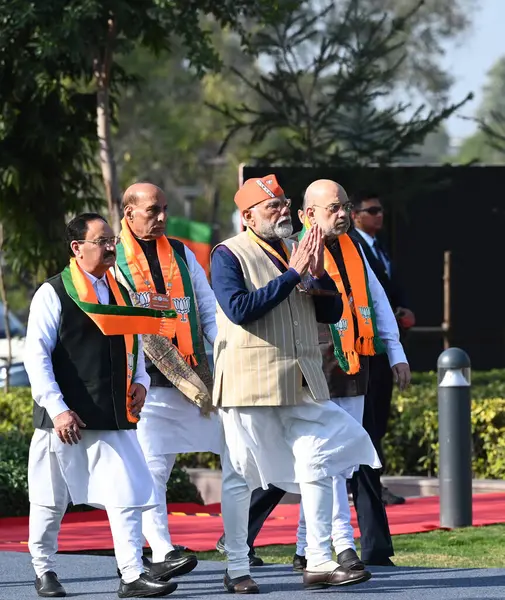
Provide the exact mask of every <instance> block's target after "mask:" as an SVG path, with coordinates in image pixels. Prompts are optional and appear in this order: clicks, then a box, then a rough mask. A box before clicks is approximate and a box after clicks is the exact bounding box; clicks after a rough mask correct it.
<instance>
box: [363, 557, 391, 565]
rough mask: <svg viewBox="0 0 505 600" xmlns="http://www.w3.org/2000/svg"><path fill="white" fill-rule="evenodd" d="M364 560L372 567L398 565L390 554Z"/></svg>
mask: <svg viewBox="0 0 505 600" xmlns="http://www.w3.org/2000/svg"><path fill="white" fill-rule="evenodd" d="M363 562H364V563H365V565H368V566H370V567H396V565H395V563H394V562H393V561H392V560H391V559H390V558H389V556H372V557H371V558H369V559H367V560H364V561H363Z"/></svg>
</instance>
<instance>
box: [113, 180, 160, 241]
mask: <svg viewBox="0 0 505 600" xmlns="http://www.w3.org/2000/svg"><path fill="white" fill-rule="evenodd" d="M167 208H168V206H167V199H166V198H165V194H164V193H163V190H162V189H161V188H159V187H158V186H157V185H154V184H152V183H134V184H133V185H131V186H130V187H129V188H128V189H127V190H126V192H125V193H124V195H123V210H124V216H125V219H126V222H127V223H128V225H129V227H130V229H131V230H132V232H133V233H134V234H135V235H136V236H137V237H138V238H139V239H141V240H154V239H156V238H159V237H161V236H162V235H164V234H165V224H166V219H167Z"/></svg>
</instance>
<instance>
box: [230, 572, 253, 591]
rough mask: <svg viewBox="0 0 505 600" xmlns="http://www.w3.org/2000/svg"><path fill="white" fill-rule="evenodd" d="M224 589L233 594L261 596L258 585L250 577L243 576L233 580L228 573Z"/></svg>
mask: <svg viewBox="0 0 505 600" xmlns="http://www.w3.org/2000/svg"><path fill="white" fill-rule="evenodd" d="M224 588H225V589H226V590H228V591H229V592H230V593H231V594H259V593H260V589H259V587H258V584H257V583H256V582H255V581H254V579H251V576H250V575H242V577H235V578H234V579H232V578H231V577H230V576H229V575H228V571H226V573H225V574H224Z"/></svg>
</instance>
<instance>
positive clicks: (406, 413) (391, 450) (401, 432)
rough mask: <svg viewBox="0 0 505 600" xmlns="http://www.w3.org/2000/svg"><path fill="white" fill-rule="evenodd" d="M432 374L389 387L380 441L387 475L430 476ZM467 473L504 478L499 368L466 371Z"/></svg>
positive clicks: (433, 454)
mask: <svg viewBox="0 0 505 600" xmlns="http://www.w3.org/2000/svg"><path fill="white" fill-rule="evenodd" d="M437 419H438V410H437V375H436V373H414V374H413V377H412V385H411V386H410V387H409V388H408V389H407V390H406V391H405V392H402V393H399V392H397V391H395V395H394V399H393V404H392V410H391V421H390V426H389V430H388V434H387V435H386V437H385V439H384V452H385V456H386V464H387V471H388V473H389V474H391V475H421V476H436V475H437V473H438V471H437V460H438V422H437ZM472 443H473V474H474V477H475V478H477V479H503V478H504V477H505V370H493V371H485V372H475V373H472Z"/></svg>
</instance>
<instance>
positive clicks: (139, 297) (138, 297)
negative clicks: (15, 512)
mask: <svg viewBox="0 0 505 600" xmlns="http://www.w3.org/2000/svg"><path fill="white" fill-rule="evenodd" d="M130 298H131V299H132V303H133V305H134V306H140V307H142V308H149V305H150V299H151V297H150V294H149V292H130Z"/></svg>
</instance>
